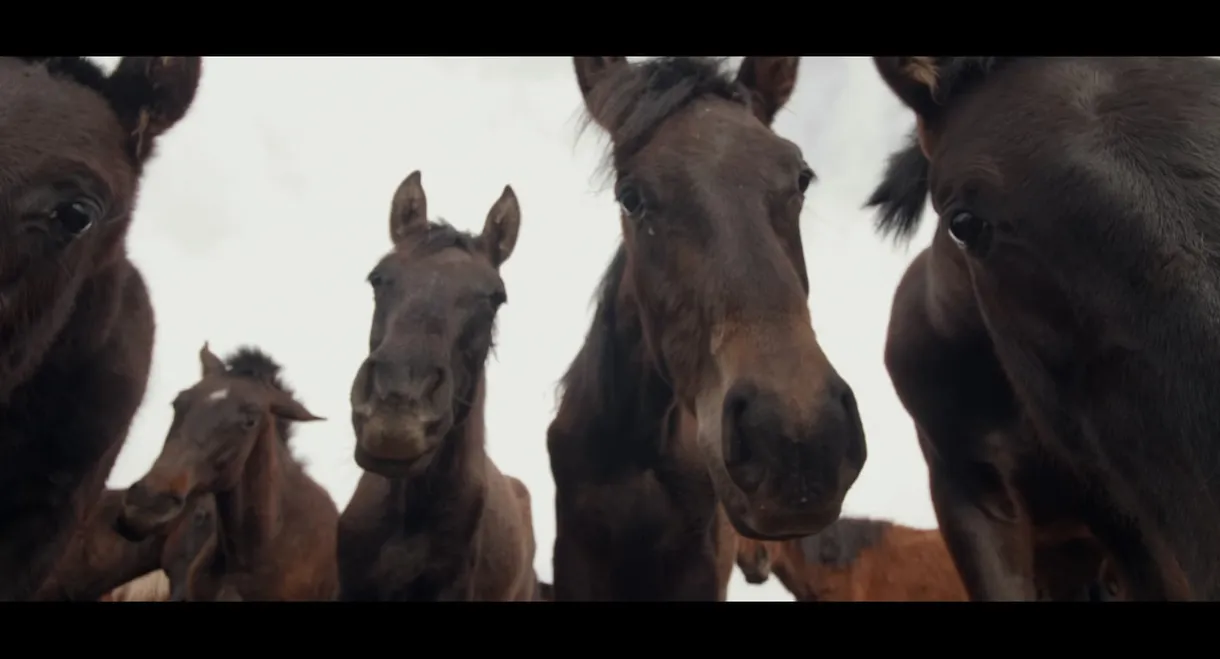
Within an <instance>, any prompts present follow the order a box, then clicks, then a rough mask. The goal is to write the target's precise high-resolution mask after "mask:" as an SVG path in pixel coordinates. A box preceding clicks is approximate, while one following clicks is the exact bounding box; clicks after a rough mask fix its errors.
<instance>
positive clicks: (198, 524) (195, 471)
mask: <svg viewBox="0 0 1220 659" xmlns="http://www.w3.org/2000/svg"><path fill="white" fill-rule="evenodd" d="M200 362H201V365H202V371H203V375H202V378H201V379H200V381H199V382H198V383H196V384H195V385H194V386H193V387H191V388H190V389H186V390H184V391H182V392H181V393H180V394H179V395H178V398H177V399H176V400H175V401H174V422H173V425H172V426H171V427H170V430H169V433H168V435H167V437H166V441H165V446H164V447H163V448H162V451H161V454H160V455H159V456H158V457H157V460H156V462H155V463H154V464H153V466H152V469H151V470H149V472H148V474H146V475H145V476H144V477H143V478H141V479H140V480H139V481H137V482H136V483H135V484H133V485H132V486H131V487H130V488H129V489H128V490H127V492H126V493H125V495H124V498H123V509H122V511H121V513H120V514H119V516H118V519H117V520H116V521H115V528H116V530H118V532H119V533H120V534H122V535H123V536H124V537H127V538H128V539H129V540H131V541H132V542H133V543H134V546H136V547H140V546H142V545H143V544H144V543H146V542H149V540H148V538H150V537H156V536H161V537H164V538H166V540H164V541H163V542H164V544H163V547H162V552H160V554H159V555H158V556H159V561H160V562H161V564H162V565H163V566H164V567H165V568H166V569H167V571H168V572H169V573H170V577H171V582H173V581H175V577H179V575H181V578H179V579H178V583H173V584H172V586H173V590H174V598H175V599H195V600H205V601H206V600H218V599H220V600H233V599H242V600H327V599H333V598H334V597H335V594H336V593H337V591H338V570H337V567H336V565H335V529H336V526H337V524H338V516H339V511H338V509H337V508H336V507H335V504H334V501H333V500H331V498H330V495H329V494H327V492H326V490H325V489H323V488H322V487H321V486H320V485H318V483H317V482H315V481H314V480H313V479H312V478H310V477H309V475H308V474H306V473H305V470H304V468H303V467H302V466H301V464H300V462H298V461H297V460H296V458H295V457H294V456H293V455H292V451H291V449H290V448H289V446H288V438H289V437H290V433H291V428H292V426H291V423H292V422H294V421H296V422H300V421H312V420H317V419H319V418H320V417H317V416H314V415H313V414H312V413H310V412H309V411H308V410H307V409H306V408H305V407H304V406H303V405H302V404H301V403H300V402H298V401H297V400H296V399H295V398H294V397H293V395H292V392H291V391H290V390H289V389H288V388H287V387H286V386H285V385H284V384H283V382H281V380H280V378H279V370H280V367H279V366H278V365H277V364H276V363H275V362H274V361H272V360H271V358H270V357H268V356H267V355H265V354H263V353H262V352H259V351H258V350H255V349H252V348H244V349H241V350H238V351H236V352H235V353H234V354H233V355H231V356H230V357H229V358H228V359H227V360H225V361H221V360H220V358H218V357H216V356H215V355H213V354H212V353H211V352H210V351H209V350H208V348H207V346H206V345H205V346H204V347H203V349H202V350H201V351H200Z"/></svg>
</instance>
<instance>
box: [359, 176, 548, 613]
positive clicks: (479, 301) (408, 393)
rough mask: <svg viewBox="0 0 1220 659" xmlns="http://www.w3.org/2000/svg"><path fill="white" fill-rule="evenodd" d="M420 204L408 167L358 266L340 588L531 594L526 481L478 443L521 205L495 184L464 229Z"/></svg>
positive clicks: (376, 592)
mask: <svg viewBox="0 0 1220 659" xmlns="http://www.w3.org/2000/svg"><path fill="white" fill-rule="evenodd" d="M427 208H428V206H427V198H426V196H425V195H424V189H423V185H422V183H421V176H420V173H419V172H412V173H411V174H410V175H409V176H407V178H406V179H404V180H403V182H402V184H401V185H400V186H399V187H398V190H397V192H396V193H395V194H394V200H393V204H392V206H391V211H390V239H391V241H392V242H393V245H394V249H393V251H391V252H390V253H389V254H387V255H386V256H385V257H383V258H382V259H381V261H380V262H378V264H377V265H376V267H374V268H373V270H372V272H370V274H369V276H368V281H369V284H370V285H371V286H372V288H373V299H374V311H373V320H372V326H371V328H370V331H369V355H368V358H367V359H365V361H364V362H363V363H362V364H361V365H360V369H359V370H358V371H357V373H356V377H355V379H354V380H353V381H352V391H351V403H352V426H353V428H354V430H355V434H356V463H357V464H358V465H360V467H361V468H362V469H364V475H363V476H362V477H361V478H360V482H359V484H358V485H357V486H356V493H355V494H354V495H353V496H352V500H351V502H350V503H348V505H347V508H346V509H345V510H344V511H343V515H342V517H340V519H339V573H340V578H341V582H342V586H341V595H340V597H341V599H344V600H382V601H385V600H395V601H441V600H445V601H471V600H482V601H489V600H490V601H506V600H517V601H524V600H534V599H536V597H537V595H536V591H537V590H538V584H537V577H536V575H535V574H534V567H533V565H534V551H535V547H534V530H533V522H532V514H531V511H530V500H529V492H528V490H526V488H525V485H524V484H523V483H521V482H520V481H518V480H517V479H515V478H513V477H511V476H506V475H504V474H502V473H501V472H500V470H499V469H497V468H496V465H495V464H494V463H493V462H492V461H491V458H489V457H488V456H487V452H486V451H485V448H484V433H485V427H484V417H483V408H484V402H485V400H486V395H487V382H486V377H485V373H484V367H485V362H486V360H487V355H488V352H489V351H490V350H491V347H492V338H493V334H494V329H495V320H496V312H497V311H498V310H499V309H500V306H501V305H503V304H504V303H505V302H506V301H507V299H508V296H507V293H506V292H505V286H504V281H503V279H501V277H500V268H501V266H503V265H504V262H505V261H507V260H508V258H509V256H511V255H512V253H513V247H514V246H515V245H516V243H517V232H518V230H519V228H520V223H521V210H520V208H519V206H518V204H517V197H516V195H515V194H513V190H512V188H511V187H507V186H506V187H505V188H504V192H503V194H502V195H501V196H500V198H499V200H497V201H496V203H495V204H494V205H492V207H491V211H490V212H489V213H488V214H487V220H486V222H485V223H484V225H483V232H482V233H481V234H479V235H477V236H474V235H470V234H468V233H464V232H462V231H458V230H457V229H455V228H453V227H452V226H450V225H448V224H445V223H443V222H442V223H433V222H429V221H428V215H427Z"/></svg>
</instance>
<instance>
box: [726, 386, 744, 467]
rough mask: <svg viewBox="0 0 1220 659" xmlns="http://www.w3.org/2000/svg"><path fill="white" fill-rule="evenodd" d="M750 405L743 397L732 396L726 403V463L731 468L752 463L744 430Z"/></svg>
mask: <svg viewBox="0 0 1220 659" xmlns="http://www.w3.org/2000/svg"><path fill="white" fill-rule="evenodd" d="M748 405H749V400H748V399H747V398H746V397H745V396H743V395H737V396H732V397H730V399H729V400H728V401H726V402H725V409H724V412H725V414H724V423H725V427H724V429H723V432H724V440H725V442H724V461H725V464H727V465H729V466H730V467H732V466H735V465H741V464H745V463H746V462H749V461H750V457H751V455H750V449H749V446H747V444H746V433H745V432H743V431H744V429H743V428H742V425H743V424H742V422H743V420H744V417H745V414H746V407H747V406H748Z"/></svg>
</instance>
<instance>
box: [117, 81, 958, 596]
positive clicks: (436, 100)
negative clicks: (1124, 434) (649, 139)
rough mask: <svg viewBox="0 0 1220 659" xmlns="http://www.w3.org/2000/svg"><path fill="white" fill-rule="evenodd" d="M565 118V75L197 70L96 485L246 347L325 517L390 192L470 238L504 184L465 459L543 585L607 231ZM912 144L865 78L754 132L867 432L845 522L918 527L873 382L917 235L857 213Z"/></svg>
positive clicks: (608, 243) (911, 456) (142, 263)
mask: <svg viewBox="0 0 1220 659" xmlns="http://www.w3.org/2000/svg"><path fill="white" fill-rule="evenodd" d="M97 59H98V60H99V61H101V62H103V63H104V64H105V65H106V66H107V67H112V66H113V65H114V63H115V62H117V58H97ZM736 61H738V60H734V62H736ZM582 110H583V103H582V102H581V98H580V94H579V92H578V90H577V86H576V80H575V75H574V73H573V70H572V64H571V60H570V59H569V58H566V57H564V58H541V57H539V58H508V57H506V58H362V57H348V58H305V57H301V58H296V57H293V58H272V57H267V58H264V57H252V58H223V57H209V58H207V59H206V60H205V62H204V72H203V79H202V83H201V85H200V89H199V93H198V95H197V96H196V99H195V103H194V106H193V107H192V108H191V110H190V113H189V114H188V115H187V116H186V118H185V119H184V120H183V121H182V122H181V123H180V124H178V126H176V127H174V128H173V129H172V130H171V131H170V133H169V134H167V135H166V136H164V137H163V138H162V139H161V141H160V144H159V155H158V156H156V157H155V158H154V160H153V161H152V163H151V164H150V165H149V167H148V168H147V174H146V176H145V178H144V183H143V188H142V192H141V197H140V203H139V206H138V208H137V210H136V214H135V222H134V225H133V227H132V232H131V238H130V241H129V248H130V252H131V256H132V259H133V260H134V261H135V263H136V264H137V266H139V268H140V270H141V271H142V272H143V274H144V277H145V279H146V280H147V282H148V285H149V287H150V289H151V291H152V298H153V305H154V307H155V310H156V316H157V338H156V348H155V355H154V360H153V371H152V377H151V379H150V381H149V385H148V393H147V395H146V396H145V399H144V405H143V406H142V407H141V409H140V411H139V414H138V415H137V417H136V420H135V423H134V425H133V428H132V431H131V435H130V436H129V438H128V440H127V443H126V446H125V447H124V449H123V452H122V454H121V455H120V456H119V460H118V463H117V464H116V465H115V468H114V471H113V472H112V473H111V476H110V481H109V484H110V486H111V487H126V486H127V485H129V484H130V483H131V482H133V481H134V480H135V479H136V478H139V477H140V476H141V475H142V474H143V473H144V471H145V470H146V469H148V467H149V466H151V464H152V462H153V460H154V459H155V458H156V455H157V453H158V452H160V449H161V444H162V442H163V440H164V437H165V432H166V430H167V428H168V427H169V422H170V419H171V413H170V401H171V400H172V399H173V397H174V396H175V395H176V393H177V392H178V391H179V390H181V389H183V388H185V387H188V386H190V385H191V384H193V383H194V382H195V381H196V380H197V379H198V377H199V360H198V356H197V355H198V351H199V348H200V346H201V345H202V344H203V342H204V341H205V340H206V341H210V342H211V346H212V349H213V350H214V351H215V352H216V353H217V354H221V355H222V356H223V355H224V354H225V353H228V352H229V351H230V350H233V349H234V348H236V347H237V346H239V345H241V344H254V345H258V346H259V347H261V348H263V349H264V350H266V351H267V352H269V353H270V354H271V355H272V356H273V357H274V358H275V359H276V360H277V361H279V362H280V363H281V364H282V365H283V367H284V371H283V375H284V378H285V380H286V381H287V382H288V383H289V385H290V386H292V387H293V388H294V389H295V390H296V392H297V395H298V398H300V399H301V400H302V401H303V402H304V403H305V404H306V405H307V406H308V407H309V408H310V409H311V410H312V411H313V412H314V413H315V414H318V415H321V416H324V417H327V418H328V419H329V421H320V422H314V423H311V424H300V425H299V427H298V430H297V435H296V438H295V440H294V443H295V451H296V454H297V455H299V456H302V457H303V458H304V459H305V460H306V463H307V467H308V470H309V473H310V474H311V475H312V476H313V477H314V478H315V479H317V480H318V481H319V482H320V483H321V484H322V485H323V486H325V487H326V488H327V489H328V490H329V491H330V493H331V495H332V496H333V497H334V499H335V502H336V503H337V504H338V505H339V507H340V509H342V508H343V506H345V505H346V503H347V501H348V499H349V498H350V496H351V494H352V492H353V491H354V489H355V487H356V481H357V479H358V478H359V477H360V473H361V472H360V469H359V468H358V467H357V466H356V464H355V462H354V461H353V458H352V450H353V445H354V438H353V435H352V431H351V426H350V423H349V413H350V412H349V406H348V389H349V387H350V385H351V381H352V377H353V376H354V375H355V372H356V369H357V367H358V366H359V364H360V361H361V360H362V359H363V358H364V357H365V353H366V346H367V340H368V330H369V321H370V319H371V315H372V310H373V304H372V293H371V292H370V290H369V288H368V285H367V284H366V283H365V282H364V277H365V275H366V274H367V273H368V271H369V270H370V269H371V268H372V266H373V265H374V264H375V263H376V262H377V260H378V259H379V258H380V257H381V256H382V255H383V254H384V253H385V252H386V251H387V250H388V249H389V246H390V245H389V237H388V221H389V219H388V217H389V208H390V197H391V195H392V194H393V192H394V189H395V188H396V187H397V185H398V183H399V182H400V181H401V180H402V179H403V177H405V176H406V175H407V174H408V173H410V172H411V171H412V170H415V169H419V170H421V171H422V172H423V184H424V189H425V190H426V192H427V195H428V209H429V212H430V213H431V214H432V215H433V217H434V218H435V217H437V216H440V217H444V218H445V219H447V220H449V221H450V222H452V223H453V224H455V225H457V226H459V227H461V228H464V229H470V230H476V231H477V230H478V229H479V228H481V227H482V224H483V220H484V219H485V217H486V215H487V211H488V209H489V208H490V207H491V204H492V203H493V202H494V201H495V200H496V198H497V197H498V196H499V194H500V192H501V190H502V189H503V187H504V185H505V184H511V185H512V186H513V189H514V190H515V191H516V193H517V197H518V198H519V200H520V203H521V208H522V229H521V236H520V240H519V242H518V243H517V248H516V251H515V252H514V254H513V256H512V259H511V260H510V261H509V262H508V263H507V264H505V266H504V270H503V273H502V274H503V277H504V280H505V284H506V286H507V287H508V296H509V303H508V304H507V305H505V306H504V307H503V308H502V309H501V311H500V313H499V320H498V324H499V330H498V344H499V347H498V349H497V352H496V354H495V355H493V356H492V357H491V358H490V359H489V362H488V377H489V390H488V403H487V404H488V410H487V423H488V449H489V451H490V453H491V455H492V457H493V458H494V459H495V461H496V463H497V464H498V465H499V467H500V469H501V470H503V471H504V472H505V473H509V474H512V475H514V476H517V477H518V478H520V479H521V480H523V481H524V482H525V483H526V484H527V485H528V486H529V488H530V491H531V494H532V496H533V503H534V510H533V513H534V532H535V535H536V537H537V540H538V554H537V557H536V558H535V565H536V567H537V571H538V575H539V576H540V577H541V578H543V579H545V580H548V581H549V580H550V577H551V547H552V544H553V542H554V537H555V513H554V486H553V484H552V480H551V472H550V464H549V461H548V458H547V452H546V427H547V425H548V424H549V423H550V421H551V418H552V416H553V414H554V411H555V404H556V382H557V381H558V379H559V377H560V375H562V373H563V371H564V369H565V368H566V367H567V365H568V363H569V361H570V360H571V359H572V357H573V356H574V355H575V354H576V351H577V349H578V348H579V346H580V343H581V341H582V340H583V338H584V335H585V330H586V329H587V327H588V324H589V322H590V316H591V313H592V306H591V299H592V295H593V292H594V288H595V286H596V284H597V281H598V279H599V278H600V276H601V274H602V271H603V269H604V268H605V266H606V264H607V263H608V262H609V259H610V256H611V254H612V253H613V250H614V248H615V245H616V241H617V238H618V233H619V228H618V216H617V210H616V207H615V205H614V202H613V199H612V195H611V193H610V191H609V190H608V189H603V185H602V182H601V179H600V178H598V177H597V176H596V173H595V167H596V164H597V162H598V159H599V157H600V155H601V144H602V143H601V141H600V139H601V138H600V135H599V134H598V131H597V129H596V128H591V129H590V130H589V131H588V132H586V133H585V135H584V136H583V137H580V138H579V140H578V139H577V127H578V117H579V113H580V112H581V111H582ZM911 124H912V120H911V118H910V116H909V115H908V114H907V113H906V112H905V111H904V110H903V109H902V107H901V106H900V105H899V104H898V102H897V101H896V100H894V99H893V97H892V96H891V95H890V94H889V92H888V91H887V90H886V89H885V87H884V86H883V84H882V82H881V80H880V78H879V77H878V75H877V73H876V72H875V70H874V69H873V66H872V63H871V62H870V61H869V60H868V59H867V58H838V57H825V58H819V57H805V58H804V61H803V62H802V64H801V75H800V80H799V82H798V84H797V88H796V93H795V95H794V97H793V99H792V101H791V102H790V103H789V104H788V106H787V107H786V109H785V110H784V111H783V112H782V113H781V114H780V116H779V117H778V119H777V120H776V123H775V129H776V131H777V132H778V133H779V134H781V135H784V136H785V137H787V138H789V139H792V140H794V141H795V142H796V143H797V144H799V145H800V146H801V148H802V149H804V152H805V158H806V160H807V161H808V162H809V163H810V165H811V166H812V167H813V168H814V170H815V171H816V172H817V174H818V177H819V181H818V182H817V183H815V184H814V186H813V187H812V188H811V189H810V192H809V194H808V197H807V199H808V201H807V202H806V206H805V212H804V215H803V217H802V222H803V227H802V231H803V234H804V241H805V258H806V261H807V263H808V267H809V276H810V283H811V286H812V292H811V294H810V300H809V303H810V309H811V311H812V315H813V320H814V327H815V329H816V330H817V333H818V338H819V340H820V342H821V345H822V347H823V349H824V350H825V351H826V353H827V355H829V357H830V359H831V361H832V362H833V363H834V366H835V368H836V369H838V371H839V373H840V374H841V375H842V376H843V377H844V378H845V379H846V380H847V381H848V382H849V383H850V384H851V385H852V387H853V388H854V390H855V393H856V397H857V399H858V400H859V405H860V411H861V414H862V416H863V418H864V426H865V430H866V432H867V439H868V461H867V463H866V465H865V468H864V471H863V473H862V474H861V476H860V478H859V480H858V481H857V482H856V485H855V487H853V488H852V490H851V492H850V494H849V495H848V497H847V504H846V506H845V509H844V512H845V514H850V515H869V516H876V517H884V518H889V519H894V520H896V521H899V522H902V523H906V524H910V525H914V526H920V527H933V526H935V524H936V522H935V517H934V515H933V512H932V508H931V504H930V502H929V499H928V493H927V476H926V473H927V472H926V468H925V466H924V462H923V458H922V456H921V455H920V452H919V447H918V444H917V442H916V439H915V435H914V431H913V428H912V424H911V421H910V419H909V417H908V416H907V414H906V413H905V411H904V410H903V409H902V407H901V406H900V404H899V403H898V400H897V398H896V397H895V395H894V391H893V387H892V385H891V384H890V381H889V378H888V376H887V375H886V373H885V368H884V365H883V363H882V348H883V345H884V337H885V329H886V324H887V322H888V319H889V309H890V301H891V299H892V296H893V291H894V288H895V286H896V285H897V282H898V278H899V276H900V275H901V274H902V271H903V270H904V269H905V267H906V265H907V263H909V261H910V259H911V257H912V256H913V255H914V253H915V250H916V249H917V248H918V246H922V245H926V244H927V243H928V239H929V236H930V232H931V231H932V225H931V224H930V223H929V224H928V225H927V226H925V227H923V231H921V232H920V235H918V236H916V238H915V241H914V243H913V245H914V246H913V247H912V248H910V249H909V250H907V249H901V248H894V247H892V246H891V245H890V244H889V242H888V241H885V240H882V239H880V238H878V237H876V236H875V235H874V233H873V231H872V218H871V215H870V214H869V213H867V212H865V211H863V210H861V209H860V207H861V205H862V204H863V202H864V201H865V199H867V197H868V194H869V193H870V192H871V191H872V187H873V185H874V184H875V183H876V180H877V177H878V176H879V175H880V173H881V171H882V169H883V167H884V163H885V158H886V156H887V155H888V154H889V153H890V151H891V150H893V149H894V148H896V147H897V146H898V145H899V144H900V142H901V138H902V136H903V134H904V133H905V132H906V131H907V130H908V129H909V127H910V126H911ZM729 599H730V600H791V599H792V597H791V595H790V594H789V593H788V592H787V591H786V590H784V588H783V587H782V586H781V585H779V584H778V583H777V582H776V581H775V580H774V579H772V580H771V581H769V582H768V583H766V584H764V585H762V586H750V585H749V584H747V583H746V582H745V580H744V579H742V578H741V575H740V573H739V572H737V571H736V570H735V571H734V575H733V581H732V585H731V586H730V591H729Z"/></svg>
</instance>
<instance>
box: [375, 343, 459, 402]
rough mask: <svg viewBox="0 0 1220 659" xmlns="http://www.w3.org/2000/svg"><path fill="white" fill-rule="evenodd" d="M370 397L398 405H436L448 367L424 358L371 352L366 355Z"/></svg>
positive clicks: (446, 376)
mask: <svg viewBox="0 0 1220 659" xmlns="http://www.w3.org/2000/svg"><path fill="white" fill-rule="evenodd" d="M369 376H370V378H371V382H372V393H373V396H374V397H375V398H376V399H378V400H382V401H393V402H396V403H399V404H416V405H420V404H422V405H425V406H439V404H440V403H441V400H440V398H441V388H442V387H443V386H444V384H445V381H446V380H447V379H448V374H447V370H446V369H445V367H444V366H442V365H440V364H438V363H437V362H436V361H435V360H431V359H427V358H418V357H416V358H412V357H406V358H397V359H393V358H390V357H389V356H386V355H373V356H372V357H370V358H369Z"/></svg>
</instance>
